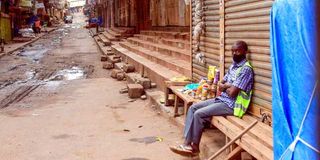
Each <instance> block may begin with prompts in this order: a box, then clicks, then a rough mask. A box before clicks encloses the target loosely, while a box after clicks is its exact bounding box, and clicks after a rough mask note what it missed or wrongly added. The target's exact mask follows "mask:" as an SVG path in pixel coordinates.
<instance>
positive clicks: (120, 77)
mask: <svg viewBox="0 0 320 160" xmlns="http://www.w3.org/2000/svg"><path fill="white" fill-rule="evenodd" d="M125 77H126V76H125V74H124V73H123V72H120V73H117V80H118V81H122V80H123V79H124V78H125Z"/></svg>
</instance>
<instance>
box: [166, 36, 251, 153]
mask: <svg viewBox="0 0 320 160" xmlns="http://www.w3.org/2000/svg"><path fill="white" fill-rule="evenodd" d="M231 50H232V57H233V63H232V65H231V66H230V68H229V70H228V72H227V74H226V75H225V76H224V78H223V80H222V82H221V83H219V85H218V87H219V90H220V91H221V95H220V96H218V97H216V98H214V99H209V100H206V101H203V102H199V103H196V104H193V105H192V106H191V107H190V108H189V111H188V113H187V116H186V122H185V128H184V138H185V141H184V144H182V145H179V146H174V147H170V149H171V150H172V151H173V152H175V153H178V154H181V155H185V156H192V155H196V154H198V153H199V143H200V139H201V135H202V132H203V129H204V124H205V123H207V122H211V119H212V116H227V115H235V116H238V117H242V116H243V114H244V113H245V111H246V109H247V108H248V105H249V102H250V98H251V93H252V92H251V90H252V86H253V70H252V67H251V65H250V63H249V62H248V61H247V59H246V53H247V51H248V47H247V44H246V43H245V42H244V41H237V42H235V44H234V45H233V46H232V49H231ZM239 93H241V94H239ZM243 95H244V96H243ZM239 96H240V97H239Z"/></svg>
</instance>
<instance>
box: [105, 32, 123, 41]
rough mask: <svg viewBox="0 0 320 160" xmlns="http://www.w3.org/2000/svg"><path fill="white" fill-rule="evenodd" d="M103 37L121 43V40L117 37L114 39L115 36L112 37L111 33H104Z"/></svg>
mask: <svg viewBox="0 0 320 160" xmlns="http://www.w3.org/2000/svg"><path fill="white" fill-rule="evenodd" d="M102 34H103V36H105V37H106V38H107V39H109V40H110V41H119V40H120V39H119V38H117V37H114V36H113V35H111V34H110V33H109V32H106V31H105V32H102Z"/></svg>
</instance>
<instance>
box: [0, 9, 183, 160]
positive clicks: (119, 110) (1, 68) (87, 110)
mask: <svg viewBox="0 0 320 160" xmlns="http://www.w3.org/2000/svg"><path fill="white" fill-rule="evenodd" d="M84 25H85V17H84V16H83V15H82V14H76V15H74V22H73V23H72V24H64V25H62V26H60V27H58V28H57V29H56V30H55V31H53V32H51V33H49V34H47V35H45V36H43V37H42V38H40V39H39V40H38V41H36V42H34V43H32V44H30V45H28V46H26V47H24V48H21V49H19V50H17V51H16V52H14V53H12V54H10V55H7V56H4V57H2V58H1V59H0V126H1V130H0V141H1V142H2V143H1V144H2V145H1V147H0V156H1V158H0V159H3V160H163V159H168V160H174V159H176V160H181V159H188V158H183V157H181V156H178V155H176V154H173V153H171V152H170V150H169V148H168V147H169V146H170V145H172V144H173V143H175V142H180V141H181V135H182V131H181V129H180V128H178V127H177V126H175V125H173V124H171V123H170V122H169V120H168V119H167V118H164V117H162V116H160V114H159V113H158V111H156V110H155V109H154V108H153V107H152V104H150V103H149V102H148V101H144V100H140V99H138V100H136V101H133V102H132V101H130V99H129V98H128V97H127V95H126V94H119V90H120V89H122V88H124V87H125V82H119V81H115V80H113V79H111V78H109V77H110V76H109V74H110V73H109V71H107V70H103V69H102V64H101V62H100V54H101V53H100V51H99V49H98V47H97V45H96V43H95V42H94V40H93V39H92V37H91V36H90V34H89V32H88V30H87V29H84V28H83V26H84Z"/></svg>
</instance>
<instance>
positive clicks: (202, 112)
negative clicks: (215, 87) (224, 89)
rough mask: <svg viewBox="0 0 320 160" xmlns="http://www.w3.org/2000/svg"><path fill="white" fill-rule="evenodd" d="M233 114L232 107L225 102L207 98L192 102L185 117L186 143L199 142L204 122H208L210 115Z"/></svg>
mask: <svg viewBox="0 0 320 160" xmlns="http://www.w3.org/2000/svg"><path fill="white" fill-rule="evenodd" d="M226 115H233V109H232V108H230V107H229V106H228V105H227V104H225V103H222V102H216V100H215V99H209V100H206V101H203V102H199V103H195V104H193V105H192V106H191V107H190V108H189V110H188V114H187V117H186V122H185V128H184V138H185V140H186V141H185V142H187V143H191V142H192V143H195V144H199V143H200V139H201V136H202V131H203V129H204V123H205V122H210V121H211V119H212V116H226Z"/></svg>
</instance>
